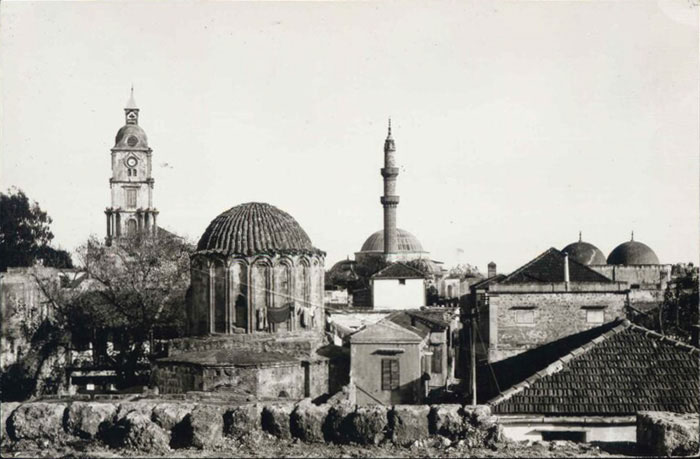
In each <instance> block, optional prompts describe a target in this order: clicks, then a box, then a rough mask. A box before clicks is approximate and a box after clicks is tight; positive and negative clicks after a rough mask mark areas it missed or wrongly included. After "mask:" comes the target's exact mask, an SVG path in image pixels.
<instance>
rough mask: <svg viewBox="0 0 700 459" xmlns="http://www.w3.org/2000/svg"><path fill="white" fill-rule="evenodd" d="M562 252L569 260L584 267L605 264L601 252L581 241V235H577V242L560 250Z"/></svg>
mask: <svg viewBox="0 0 700 459" xmlns="http://www.w3.org/2000/svg"><path fill="white" fill-rule="evenodd" d="M562 252H564V253H565V254H567V255H568V256H569V258H570V259H572V260H575V261H577V262H579V263H581V264H582V265H585V266H590V265H604V264H605V255H603V252H601V251H600V249H599V248H598V247H596V246H594V245H593V244H591V243H588V242H584V241H582V240H581V233H579V235H578V242H572V243H571V244H569V245H567V246H566V247H564V248H563V249H562Z"/></svg>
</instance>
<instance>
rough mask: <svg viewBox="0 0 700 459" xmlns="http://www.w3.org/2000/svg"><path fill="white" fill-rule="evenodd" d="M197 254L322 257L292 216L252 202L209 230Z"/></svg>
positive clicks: (218, 220) (227, 214) (214, 222)
mask: <svg viewBox="0 0 700 459" xmlns="http://www.w3.org/2000/svg"><path fill="white" fill-rule="evenodd" d="M197 251H215V252H219V253H224V254H226V255H233V254H236V255H244V256H252V255H256V254H261V253H322V252H321V251H320V250H318V249H316V248H315V247H314V246H313V245H312V244H311V239H309V236H308V235H307V234H306V232H305V231H304V230H303V229H302V227H301V226H299V223H297V221H296V220H295V219H294V217H292V216H291V215H289V214H288V213H286V212H284V211H282V210H280V209H278V208H277V207H275V206H271V205H270V204H266V203H260V202H249V203H246V204H241V205H238V206H236V207H232V208H231V209H229V210H227V211H226V212H223V213H222V214H221V215H219V216H218V217H216V218H215V219H214V220H212V222H211V223H210V224H209V226H208V227H207V229H206V231H205V232H204V234H203V235H202V237H201V238H200V240H199V244H197Z"/></svg>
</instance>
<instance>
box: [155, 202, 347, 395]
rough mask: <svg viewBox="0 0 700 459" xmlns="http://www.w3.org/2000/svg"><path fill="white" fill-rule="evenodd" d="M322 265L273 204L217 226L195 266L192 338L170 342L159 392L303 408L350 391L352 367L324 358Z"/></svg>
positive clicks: (242, 208)
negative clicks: (283, 401)
mask: <svg viewBox="0 0 700 459" xmlns="http://www.w3.org/2000/svg"><path fill="white" fill-rule="evenodd" d="M324 258H325V253H324V252H322V251H321V250H319V249H317V248H316V247H314V246H313V244H312V243H311V240H310V239H309V236H308V235H307V233H306V232H305V231H304V230H303V229H302V228H301V226H300V225H299V223H297V221H296V220H295V219H294V218H293V217H292V216H291V215H289V214H288V213H286V212H284V211H282V210H280V209H278V208H276V207H274V206H271V205H269V204H265V203H257V202H251V203H246V204H241V205H238V206H236V207H232V208H231V209H229V210H227V211H226V212H223V213H222V214H220V215H219V216H217V217H216V218H215V219H214V220H212V222H211V223H210V224H209V226H208V227H207V229H206V231H204V234H203V235H202V237H201V238H200V240H199V243H198V245H197V250H196V252H195V253H194V254H193V255H192V257H191V285H190V291H189V293H188V301H187V325H188V327H187V329H188V334H189V335H190V337H188V338H181V339H176V340H171V341H170V342H169V343H168V349H167V353H168V356H167V357H165V358H162V359H159V360H158V361H157V363H156V368H155V370H154V372H153V381H154V383H155V384H156V385H157V386H158V388H159V390H160V392H161V393H182V392H188V391H216V392H227V393H229V394H233V395H235V396H241V397H245V398H246V399H249V398H250V397H253V398H257V399H260V398H295V399H298V398H304V397H317V396H319V395H321V394H324V393H333V392H335V390H337V388H338V387H340V386H342V385H343V384H345V383H346V382H347V368H346V367H347V363H346V362H345V361H344V360H343V358H342V356H340V359H339V360H338V359H335V360H334V358H332V356H329V355H326V354H325V353H324V352H325V351H324V344H325V335H324V327H325V313H324V306H323V283H324V279H323V277H324V268H323V265H324ZM334 362H335V363H334ZM336 364H337V366H336V367H334V369H331V367H332V366H333V365H336Z"/></svg>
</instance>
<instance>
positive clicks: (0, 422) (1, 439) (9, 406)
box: [0, 402, 21, 445]
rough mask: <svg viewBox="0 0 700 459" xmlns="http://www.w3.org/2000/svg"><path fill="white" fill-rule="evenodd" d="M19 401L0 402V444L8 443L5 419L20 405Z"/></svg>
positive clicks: (8, 436)
mask: <svg viewBox="0 0 700 459" xmlns="http://www.w3.org/2000/svg"><path fill="white" fill-rule="evenodd" d="M20 405H21V403H19V402H7V403H2V404H0V444H3V445H4V444H5V443H9V441H10V435H9V434H8V432H7V420H8V418H9V417H10V415H12V413H13V412H14V411H15V409H17V407H18V406H20Z"/></svg>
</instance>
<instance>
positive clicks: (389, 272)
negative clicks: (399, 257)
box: [372, 262, 425, 279]
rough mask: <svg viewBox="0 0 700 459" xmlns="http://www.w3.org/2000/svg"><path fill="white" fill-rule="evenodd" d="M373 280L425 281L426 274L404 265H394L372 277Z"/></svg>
mask: <svg viewBox="0 0 700 459" xmlns="http://www.w3.org/2000/svg"><path fill="white" fill-rule="evenodd" d="M372 279H425V274H423V273H422V272H421V271H419V270H418V269H416V268H413V267H411V266H408V265H405V264H403V263H399V262H397V263H392V264H390V265H389V266H387V267H386V268H384V269H382V270H381V271H379V272H377V273H376V274H374V275H373V276H372Z"/></svg>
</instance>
